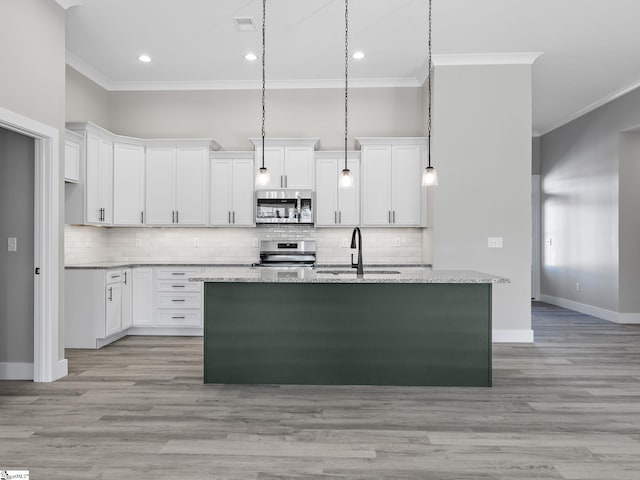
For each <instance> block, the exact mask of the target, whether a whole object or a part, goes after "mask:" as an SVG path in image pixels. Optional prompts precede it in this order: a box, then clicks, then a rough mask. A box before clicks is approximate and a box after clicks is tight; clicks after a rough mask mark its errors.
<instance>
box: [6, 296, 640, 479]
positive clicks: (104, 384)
mask: <svg viewBox="0 0 640 480" xmlns="http://www.w3.org/2000/svg"><path fill="white" fill-rule="evenodd" d="M533 326H534V330H535V336H536V342H535V344H531V345H507V344H502V345H494V387H493V388H434V387H410V388H407V387H345V386H338V387H318V386H231V385H203V384H202V339H201V338H182V337H180V338H176V337H128V338H125V339H123V340H120V341H118V342H116V343H115V344H113V345H111V346H109V347H105V348H104V349H102V350H98V351H93V350H92V351H89V350H67V358H68V359H69V368H70V375H69V376H68V377H66V378H64V379H62V380H60V381H58V382H55V383H51V384H34V383H31V382H0V468H6V469H18V468H25V469H29V470H30V472H31V478H36V479H44V478H46V479H48V480H57V479H65V480H67V479H134V478H135V479H172V480H175V479H259V480H276V479H289V480H320V479H322V480H332V479H342V480H344V479H355V480H365V479H366V480H377V479H401V480H408V479H443V480H444V479H447V480H449V479H456V480H471V479H480V480H515V479H527V480H533V479H536V480H539V479H567V480H569V479H570V480H607V479H616V480H626V479H628V480H631V479H633V480H637V479H639V478H640V326H620V325H615V324H611V323H609V322H605V321H601V320H598V319H594V318H592V317H588V316H586V315H582V314H578V313H575V312H571V311H568V310H563V309H560V308H557V307H553V306H550V305H546V304H542V303H535V304H534V308H533Z"/></svg>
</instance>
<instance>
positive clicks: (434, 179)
mask: <svg viewBox="0 0 640 480" xmlns="http://www.w3.org/2000/svg"><path fill="white" fill-rule="evenodd" d="M427 51H428V55H427V67H428V68H429V79H428V80H427V81H428V82H429V84H428V85H427V86H428V92H429V93H428V94H429V100H428V111H427V167H426V168H425V169H424V172H422V186H423V187H434V186H436V185H438V173H437V172H436V169H435V168H434V167H432V166H431V124H432V118H431V104H432V103H433V102H432V97H433V95H432V87H433V62H432V60H431V0H429V46H428V50H427Z"/></svg>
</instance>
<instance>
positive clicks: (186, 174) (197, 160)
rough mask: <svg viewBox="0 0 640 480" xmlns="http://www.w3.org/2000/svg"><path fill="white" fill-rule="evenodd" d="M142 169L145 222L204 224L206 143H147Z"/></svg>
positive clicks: (207, 156)
mask: <svg viewBox="0 0 640 480" xmlns="http://www.w3.org/2000/svg"><path fill="white" fill-rule="evenodd" d="M146 170H147V174H146V216H147V218H146V219H145V223H146V224H148V225H174V226H179V225H180V226H202V225H206V224H207V217H208V203H209V147H208V146H204V145H201V146H177V147H165V146H150V147H147V166H146Z"/></svg>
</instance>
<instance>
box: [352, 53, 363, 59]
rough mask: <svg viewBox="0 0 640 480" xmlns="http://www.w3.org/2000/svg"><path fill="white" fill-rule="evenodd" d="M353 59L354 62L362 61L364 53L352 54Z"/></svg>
mask: <svg viewBox="0 0 640 480" xmlns="http://www.w3.org/2000/svg"><path fill="white" fill-rule="evenodd" d="M353 58H355V59H356V60H362V59H363V58H364V53H363V52H354V54H353Z"/></svg>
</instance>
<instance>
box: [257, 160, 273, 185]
mask: <svg viewBox="0 0 640 480" xmlns="http://www.w3.org/2000/svg"><path fill="white" fill-rule="evenodd" d="M262 163H263V165H264V159H263V162H262ZM269 185H271V174H270V173H269V170H267V169H266V168H265V167H260V168H259V169H258V175H256V187H268V186H269Z"/></svg>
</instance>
